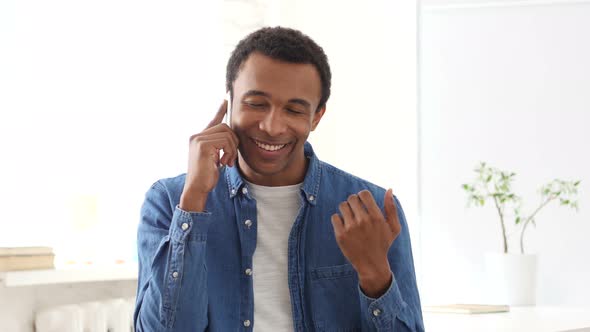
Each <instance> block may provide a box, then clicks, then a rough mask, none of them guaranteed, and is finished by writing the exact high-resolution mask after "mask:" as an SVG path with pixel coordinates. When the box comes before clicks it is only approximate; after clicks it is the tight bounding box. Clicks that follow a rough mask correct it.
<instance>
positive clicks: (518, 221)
mask: <svg viewBox="0 0 590 332" xmlns="http://www.w3.org/2000/svg"><path fill="white" fill-rule="evenodd" d="M519 223H520V217H516V224H517V225H518V224H519Z"/></svg>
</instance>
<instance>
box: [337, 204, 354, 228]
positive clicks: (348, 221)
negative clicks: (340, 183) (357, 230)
mask: <svg viewBox="0 0 590 332" xmlns="http://www.w3.org/2000/svg"><path fill="white" fill-rule="evenodd" d="M338 209H339V210H340V214H342V218H343V220H344V226H345V227H350V226H352V225H353V224H354V223H356V221H355V220H354V214H353V213H352V210H351V208H350V205H349V204H348V202H342V203H340V205H338Z"/></svg>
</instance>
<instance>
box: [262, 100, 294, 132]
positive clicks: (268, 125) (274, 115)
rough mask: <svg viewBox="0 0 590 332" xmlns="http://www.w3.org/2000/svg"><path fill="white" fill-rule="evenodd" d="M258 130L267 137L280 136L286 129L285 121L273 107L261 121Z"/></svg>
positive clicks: (278, 110)
mask: <svg viewBox="0 0 590 332" xmlns="http://www.w3.org/2000/svg"><path fill="white" fill-rule="evenodd" d="M259 128H260V130H261V131H264V132H265V133H267V134H268V136H280V135H281V134H283V133H284V132H285V131H286V129H287V123H286V119H284V117H283V114H282V112H281V111H280V109H278V108H276V107H273V108H272V109H270V110H269V111H268V112H267V113H266V114H264V118H262V119H261V121H260V123H259Z"/></svg>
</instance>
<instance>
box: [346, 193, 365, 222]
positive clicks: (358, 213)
mask: <svg viewBox="0 0 590 332" xmlns="http://www.w3.org/2000/svg"><path fill="white" fill-rule="evenodd" d="M348 204H349V205H350V208H351V209H352V213H353V214H354V219H355V220H356V221H357V222H362V221H364V220H367V219H370V218H369V215H368V213H367V210H366V209H365V207H364V206H363V204H362V203H361V200H360V198H359V196H358V195H350V196H348Z"/></svg>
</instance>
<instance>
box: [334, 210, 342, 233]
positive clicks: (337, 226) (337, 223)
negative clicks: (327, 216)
mask: <svg viewBox="0 0 590 332" xmlns="http://www.w3.org/2000/svg"><path fill="white" fill-rule="evenodd" d="M332 227H334V234H336V237H338V236H339V235H340V234H342V232H344V221H342V218H340V216H339V215H338V213H334V214H333V215H332Z"/></svg>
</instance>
